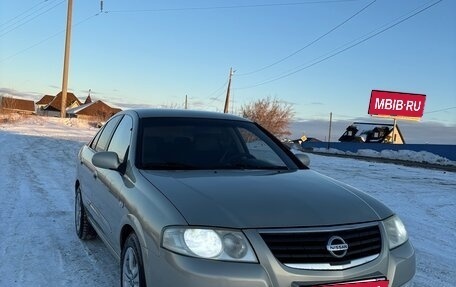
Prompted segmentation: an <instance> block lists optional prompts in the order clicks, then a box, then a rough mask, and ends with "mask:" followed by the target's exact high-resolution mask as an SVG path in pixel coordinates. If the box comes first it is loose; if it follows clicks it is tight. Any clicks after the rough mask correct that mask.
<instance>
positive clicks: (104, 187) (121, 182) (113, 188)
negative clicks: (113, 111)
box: [95, 115, 133, 252]
mask: <svg viewBox="0 0 456 287" xmlns="http://www.w3.org/2000/svg"><path fill="white" fill-rule="evenodd" d="M132 128H133V120H132V118H131V117H130V116H128V115H125V116H124V117H123V118H122V120H121V121H120V123H119V125H118V126H117V128H116V130H115V131H114V133H113V136H112V138H111V140H110V142H109V145H108V148H107V151H112V152H115V153H116V154H117V156H118V158H119V162H120V167H119V170H108V169H98V180H99V183H100V185H101V186H100V188H99V190H96V191H95V192H96V193H97V194H96V195H95V198H96V199H95V201H96V205H97V208H98V209H99V211H100V213H101V214H102V215H103V217H104V220H105V223H106V224H107V226H108V229H107V230H109V235H108V236H107V238H106V239H107V240H108V241H109V244H110V245H111V247H113V249H114V251H116V252H119V251H120V250H117V248H116V247H118V246H120V245H119V242H118V241H119V236H118V234H119V233H120V222H121V219H122V217H123V216H124V215H125V214H126V212H127V211H126V209H125V206H124V196H125V195H126V194H127V193H128V190H129V189H130V188H132V186H133V185H132V183H131V180H130V178H129V176H128V174H127V173H126V167H127V161H128V151H129V147H130V142H131V132H132Z"/></svg>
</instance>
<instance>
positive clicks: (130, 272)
mask: <svg viewBox="0 0 456 287" xmlns="http://www.w3.org/2000/svg"><path fill="white" fill-rule="evenodd" d="M121 264H122V265H121V286H122V287H146V280H145V277H144V265H143V261H142V255H141V246H140V244H139V240H138V237H137V236H136V234H134V233H132V234H130V235H129V236H128V238H127V240H126V241H125V244H124V247H123V249H122V257H121Z"/></svg>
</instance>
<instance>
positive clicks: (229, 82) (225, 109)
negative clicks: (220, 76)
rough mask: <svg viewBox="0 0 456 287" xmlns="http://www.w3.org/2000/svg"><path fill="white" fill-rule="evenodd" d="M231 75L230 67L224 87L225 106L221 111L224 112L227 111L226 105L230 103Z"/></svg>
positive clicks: (231, 69)
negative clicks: (225, 87) (226, 86)
mask: <svg viewBox="0 0 456 287" xmlns="http://www.w3.org/2000/svg"><path fill="white" fill-rule="evenodd" d="M232 76H233V68H230V76H229V79H228V88H227V89H226V97H225V107H224V108H223V112H224V113H225V114H226V113H228V106H229V103H230V87H231V77H232Z"/></svg>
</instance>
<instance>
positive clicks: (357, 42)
mask: <svg viewBox="0 0 456 287" xmlns="http://www.w3.org/2000/svg"><path fill="white" fill-rule="evenodd" d="M442 1H443V0H438V1H436V2H434V3H431V4H429V5H427V6H426V7H424V8H422V9H419V10H418V11H417V12H414V13H413V14H411V15H409V16H407V17H405V18H403V19H400V20H398V21H397V22H395V21H396V20H395V21H393V22H394V23H392V22H389V23H388V24H386V25H383V26H382V27H385V26H386V27H385V28H382V29H381V30H379V31H377V32H375V30H373V31H371V32H370V33H367V34H365V35H364V36H362V37H360V38H358V39H356V40H354V41H351V42H348V43H346V44H344V45H342V46H340V47H339V48H336V49H334V50H332V51H331V52H330V53H328V54H326V55H327V56H322V57H319V58H316V59H314V60H313V61H310V64H306V65H305V66H301V67H298V68H295V69H294V70H293V71H291V72H289V73H286V74H283V75H281V76H277V77H274V78H272V79H269V80H266V81H264V82H261V83H258V84H255V85H251V86H245V87H240V88H236V89H238V90H241V89H250V88H255V87H258V86H262V85H265V84H269V83H272V82H275V81H278V80H281V79H283V78H287V77H289V76H291V75H294V74H296V73H298V72H301V71H303V70H305V69H308V68H310V67H313V66H315V65H317V64H319V63H321V62H324V61H326V60H328V59H331V58H333V57H335V56H337V55H339V54H341V53H343V52H345V51H347V50H349V49H351V48H354V47H356V46H358V45H360V44H362V43H364V42H366V41H368V40H370V39H372V38H374V37H376V36H378V35H380V34H382V33H383V32H386V31H388V30H390V29H392V28H393V27H395V26H397V25H399V24H401V23H403V22H405V21H407V20H409V19H410V18H412V17H414V16H416V15H418V14H420V13H422V12H424V11H426V10H428V9H430V8H431V7H433V6H435V5H437V4H438V3H440V2H442ZM428 3H429V2H428ZM415 10H417V9H415ZM415 10H414V11H415ZM402 17H404V16H402ZM402 17H400V18H402ZM390 23H392V24H390ZM374 32H375V33H374ZM372 33H373V34H372ZM353 42H354V44H351V43H353ZM347 45H348V46H347ZM345 46H346V47H345ZM344 47H345V48H344ZM333 51H335V52H334V53H333Z"/></svg>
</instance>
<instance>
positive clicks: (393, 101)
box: [368, 90, 426, 119]
mask: <svg viewBox="0 0 456 287" xmlns="http://www.w3.org/2000/svg"><path fill="white" fill-rule="evenodd" d="M425 102H426V95H422V94H410V93H400V92H389V91H378V90H373V91H372V93H371V98H370V102H369V111H368V113H369V115H374V116H383V117H397V118H411V119H420V118H421V117H422V116H423V112H424V103H425Z"/></svg>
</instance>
